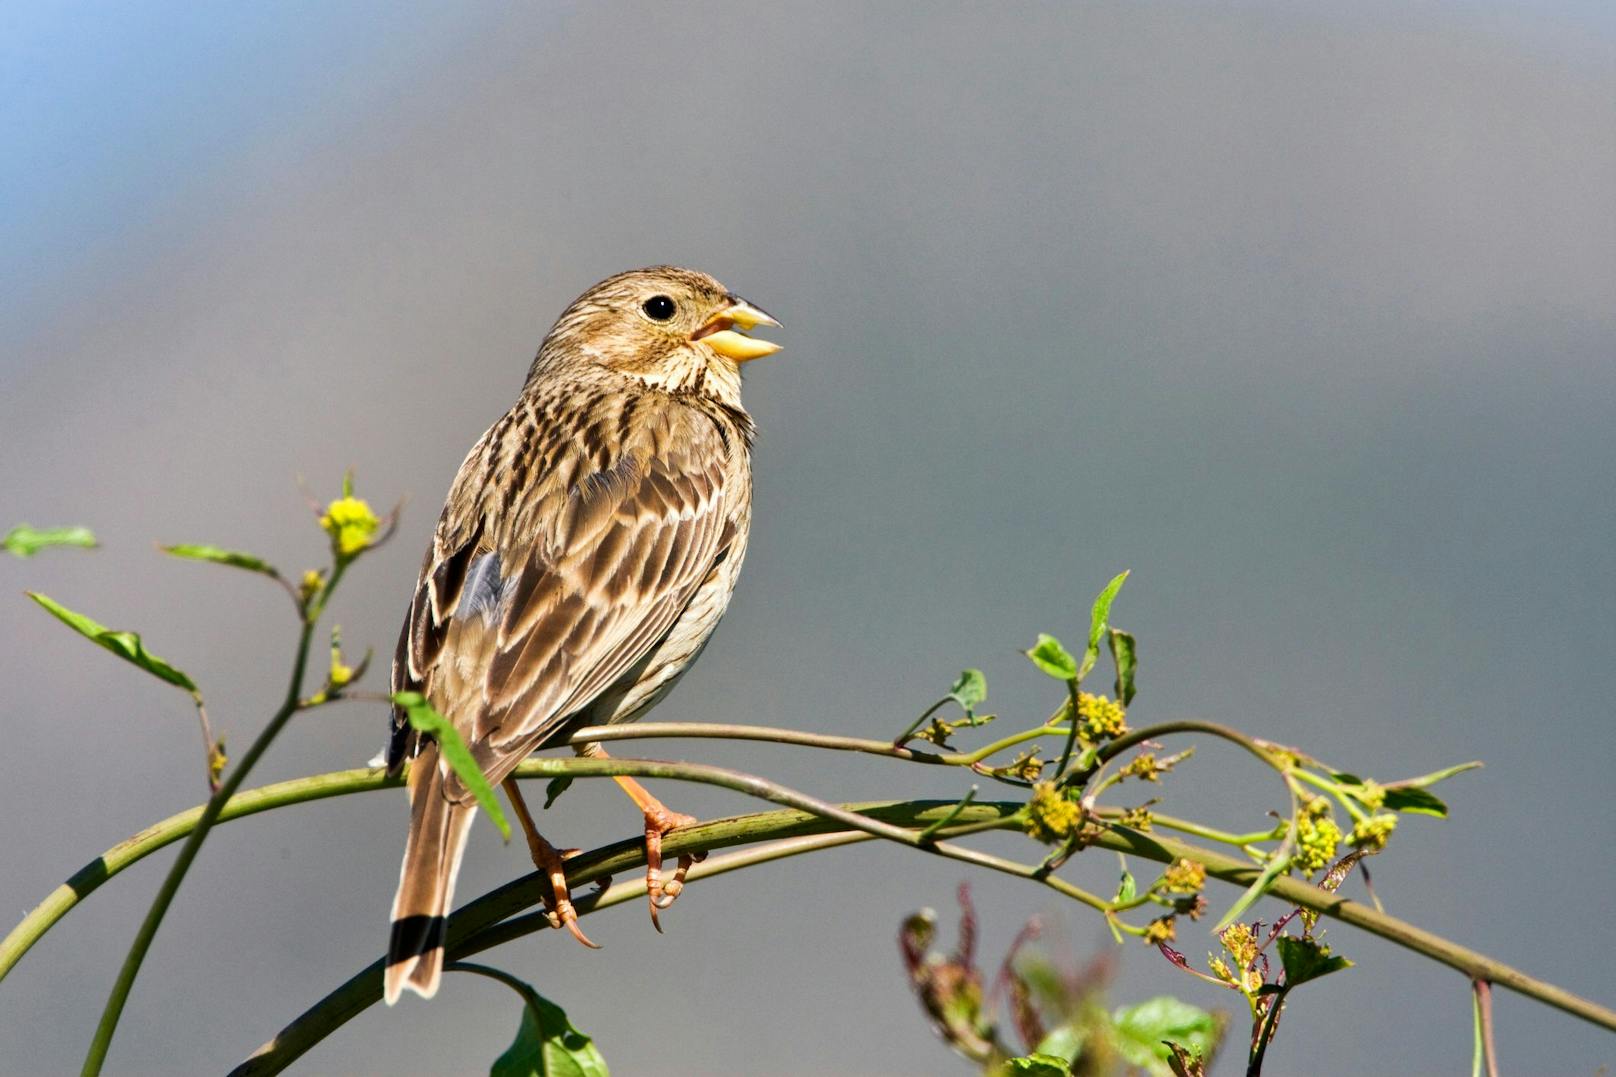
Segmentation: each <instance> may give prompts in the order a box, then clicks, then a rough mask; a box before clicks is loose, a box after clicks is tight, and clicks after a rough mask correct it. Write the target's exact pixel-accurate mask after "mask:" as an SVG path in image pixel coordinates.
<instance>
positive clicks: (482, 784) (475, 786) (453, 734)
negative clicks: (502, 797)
mask: <svg viewBox="0 0 1616 1077" xmlns="http://www.w3.org/2000/svg"><path fill="white" fill-rule="evenodd" d="M393 702H394V703H396V704H398V705H399V706H400V707H402V708H403V709H404V714H405V716H406V717H408V718H409V721H410V725H411V726H412V727H413V728H414V729H416V730H417V731H418V732H421V733H426V734H428V735H430V736H431V737H432V739H434V740H436V741H437V742H438V752H439V754H440V755H442V756H443V761H444V762H446V763H448V764H449V768H450V769H451V770H453V771H454V772H455V774H457V775H458V776H459V777H460V780H461V781H463V782H465V783H466V788H467V789H469V790H471V793H472V795H473V796H475V797H476V798H477V803H478V805H480V806H481V807H482V809H483V810H484V811H486V812H487V813H488V818H489V819H490V820H492V821H493V824H494V825H495V826H497V827H499V832H500V833H501V834H503V835H504V836H505V840H506V841H510V840H511V824H510V823H508V822H506V821H505V813H504V812H503V811H501V810H500V807H499V799H498V798H497V797H495V796H494V787H493V786H491V785H489V784H488V779H487V777H485V776H484V775H483V770H482V768H481V767H479V766H478V765H477V760H476V759H474V758H473V757H472V754H471V749H470V748H467V747H466V742H465V739H464V738H462V737H461V736H460V731H459V730H458V729H456V728H455V727H454V726H453V725H451V724H450V723H449V719H447V718H445V717H444V716H443V715H441V714H439V713H438V712H437V711H436V710H434V709H433V707H432V704H430V703H428V702H427V701H426V697H425V696H423V695H422V694H421V693H420V692H397V693H395V694H394V695H393Z"/></svg>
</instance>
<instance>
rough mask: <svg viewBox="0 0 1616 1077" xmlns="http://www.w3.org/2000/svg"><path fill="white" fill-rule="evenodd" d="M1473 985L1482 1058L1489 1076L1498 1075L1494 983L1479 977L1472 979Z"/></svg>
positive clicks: (1495, 1076) (1494, 1076) (1496, 1076)
mask: <svg viewBox="0 0 1616 1077" xmlns="http://www.w3.org/2000/svg"><path fill="white" fill-rule="evenodd" d="M1471 987H1472V989H1473V990H1474V991H1475V996H1476V1028H1477V1030H1478V1033H1479V1035H1478V1041H1479V1044H1480V1048H1481V1059H1482V1062H1483V1063H1484V1064H1485V1065H1486V1067H1487V1077H1498V1048H1497V1046H1496V1045H1495V1044H1494V1043H1493V989H1492V985H1491V984H1489V983H1488V982H1487V981H1486V980H1483V979H1479V978H1478V979H1475V980H1472V981H1471Z"/></svg>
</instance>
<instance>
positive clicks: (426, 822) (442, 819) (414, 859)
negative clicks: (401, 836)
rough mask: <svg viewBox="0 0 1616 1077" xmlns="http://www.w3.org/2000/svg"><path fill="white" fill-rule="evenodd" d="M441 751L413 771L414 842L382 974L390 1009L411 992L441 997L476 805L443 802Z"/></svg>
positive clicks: (419, 760)
mask: <svg viewBox="0 0 1616 1077" xmlns="http://www.w3.org/2000/svg"><path fill="white" fill-rule="evenodd" d="M443 786H444V779H443V773H442V771H441V770H439V768H438V747H437V745H436V744H432V743H428V744H427V745H426V746H424V747H423V748H422V749H421V753H420V754H419V755H418V756H416V757H415V762H414V763H413V764H411V766H410V836H409V840H408V842H407V844H406V845H405V846H404V866H403V867H402V868H400V869H399V875H398V895H397V896H396V897H394V898H393V927H392V937H391V939H389V941H388V944H387V971H386V973H385V974H384V980H383V982H384V984H385V987H386V998H387V1004H388V1005H389V1006H391V1005H392V1004H393V1003H395V1002H397V1001H398V997H399V996H400V995H401V994H403V993H404V989H405V988H406V987H407V988H409V989H410V990H411V991H414V992H415V993H416V994H418V995H420V996H421V997H422V998H431V997H432V996H433V995H435V994H437V991H438V979H439V978H440V977H441V976H442V975H443V933H444V927H445V925H446V923H447V920H448V916H449V902H450V900H452V899H453V897H454V884H455V876H457V875H459V874H460V857H461V854H463V853H464V852H465V851H466V837H467V835H469V834H470V832H471V821H472V818H473V817H474V816H475V815H476V814H477V806H476V802H475V801H469V802H467V803H464V804H456V803H454V802H453V801H451V800H449V799H448V798H447V797H445V796H444V787H443Z"/></svg>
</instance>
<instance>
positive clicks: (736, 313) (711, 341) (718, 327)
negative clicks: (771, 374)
mask: <svg viewBox="0 0 1616 1077" xmlns="http://www.w3.org/2000/svg"><path fill="white" fill-rule="evenodd" d="M728 298H729V301H730V304H729V306H727V307H724V308H722V309H721V310H719V311H718V312H717V313H715V314H714V315H713V316H712V317H711V318H708V319H707V320H706V321H705V322H703V323H702V326H701V328H700V329H697V330H696V331H695V332H694V333H692V334H690V339H691V340H699V341H702V342H703V343H705V344H706V345H707V346H708V347H709V348H711V349H713V351H715V352H717V353H718V354H719V355H722V356H724V357H725V358H726V359H733V360H735V361H736V362H737V363H744V362H746V361H747V360H749V359H761V358H762V357H763V356H765V355H773V354H774V353H775V352H777V351H779V350H780V345H778V344H776V343H775V342H774V341H772V340H758V339H757V338H756V337H749V336H747V335H746V334H745V333H744V332H740V333H737V332H736V331H735V329H736V328H737V327H739V328H740V329H742V330H746V329H756V328H757V327H758V326H760V325H772V326H774V327H775V328H777V329H778V328H779V326H780V323H779V322H777V321H775V320H774V319H773V318H771V317H769V316H768V315H767V314H765V313H764V312H763V311H761V310H759V309H758V308H757V307H754V306H753V305H752V304H750V303H748V302H747V301H746V300H744V299H742V298H741V297H740V296H738V295H732V296H729V297H728Z"/></svg>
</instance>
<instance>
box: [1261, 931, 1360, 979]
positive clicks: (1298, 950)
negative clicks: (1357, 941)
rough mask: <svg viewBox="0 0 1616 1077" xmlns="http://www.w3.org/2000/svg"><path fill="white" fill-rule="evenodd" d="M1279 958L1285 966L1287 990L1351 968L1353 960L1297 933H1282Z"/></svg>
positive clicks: (1279, 940) (1279, 941)
mask: <svg viewBox="0 0 1616 1077" xmlns="http://www.w3.org/2000/svg"><path fill="white" fill-rule="evenodd" d="M1278 943H1279V960H1280V962H1281V963H1282V964H1283V965H1284V966H1285V990H1287V991H1289V990H1290V989H1291V988H1293V987H1296V986H1298V985H1300V984H1305V983H1307V981H1309V980H1317V979H1318V978H1319V977H1320V976H1328V975H1329V974H1330V973H1332V972H1339V971H1340V970H1341V969H1346V968H1351V967H1352V962H1351V961H1348V960H1347V959H1346V958H1344V957H1337V956H1335V955H1333V954H1331V953H1330V948H1329V947H1328V946H1326V945H1324V944H1323V943H1322V942H1319V941H1318V940H1316V939H1304V938H1302V937H1300V936H1297V935H1281V936H1280V937H1279V939H1278Z"/></svg>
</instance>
